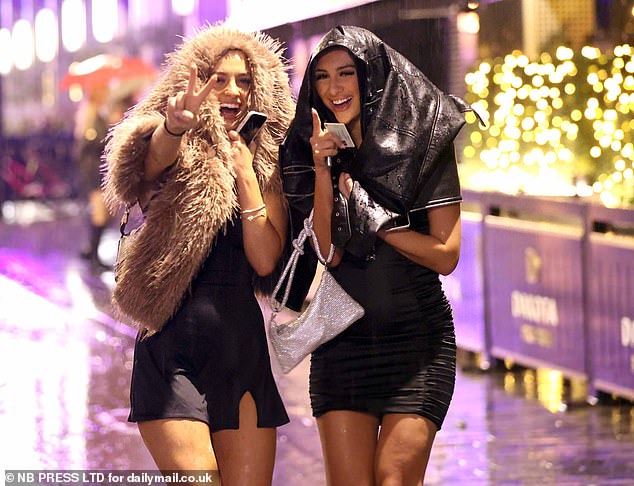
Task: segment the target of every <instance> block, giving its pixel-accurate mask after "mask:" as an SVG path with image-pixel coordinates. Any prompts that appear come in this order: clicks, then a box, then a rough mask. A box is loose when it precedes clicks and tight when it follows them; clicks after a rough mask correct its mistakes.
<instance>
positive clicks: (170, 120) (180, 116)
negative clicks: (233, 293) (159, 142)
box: [165, 63, 212, 134]
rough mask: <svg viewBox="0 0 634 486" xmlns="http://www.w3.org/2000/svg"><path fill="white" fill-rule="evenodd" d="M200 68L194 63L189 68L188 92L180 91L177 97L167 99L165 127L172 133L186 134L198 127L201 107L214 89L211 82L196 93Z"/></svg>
mask: <svg viewBox="0 0 634 486" xmlns="http://www.w3.org/2000/svg"><path fill="white" fill-rule="evenodd" d="M197 80H198V68H197V67H196V64H194V63H192V64H191V66H190V67H189V81H188V82H187V91H179V92H178V93H176V95H175V96H170V97H169V98H168V99H167V111H166V113H165V125H166V127H167V129H168V130H169V131H170V132H172V133H178V134H180V133H185V132H186V131H187V130H190V129H192V128H195V127H196V125H198V112H199V111H200V105H201V104H202V102H203V101H204V100H205V99H206V98H207V96H208V95H209V92H210V91H211V88H212V83H211V80H212V78H209V80H208V81H207V82H206V83H205V84H204V86H203V87H202V88H201V89H200V91H196V84H197Z"/></svg>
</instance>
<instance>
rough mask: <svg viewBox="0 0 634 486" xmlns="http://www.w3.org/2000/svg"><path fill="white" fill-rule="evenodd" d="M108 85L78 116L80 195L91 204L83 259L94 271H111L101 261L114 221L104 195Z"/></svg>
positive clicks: (90, 94)
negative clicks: (101, 247)
mask: <svg viewBox="0 0 634 486" xmlns="http://www.w3.org/2000/svg"><path fill="white" fill-rule="evenodd" d="M108 124H109V119H108V86H107V85H98V86H95V87H93V88H91V89H90V90H89V91H88V94H87V97H86V99H85V101H84V102H83V103H82V104H81V105H80V106H79V108H78V110H77V112H76V113H75V130H74V134H75V147H74V151H75V156H76V159H77V162H78V169H79V194H80V197H81V198H82V199H83V200H85V201H87V202H88V210H89V228H90V230H89V233H88V241H87V242H86V243H85V245H84V247H83V248H82V250H81V253H80V256H81V257H82V258H83V259H85V260H88V261H89V262H90V264H91V267H92V269H93V270H96V271H101V270H109V269H110V266H109V265H107V264H105V263H104V262H102V261H101V259H100V258H99V244H100V243H101V237H102V235H103V233H104V230H105V229H106V227H107V226H108V223H109V222H110V214H109V212H108V209H107V208H106V204H105V201H104V198H103V194H102V192H101V174H100V165H101V154H102V152H103V149H104V140H105V138H106V134H107V132H108Z"/></svg>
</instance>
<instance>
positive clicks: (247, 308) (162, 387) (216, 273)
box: [128, 217, 289, 432]
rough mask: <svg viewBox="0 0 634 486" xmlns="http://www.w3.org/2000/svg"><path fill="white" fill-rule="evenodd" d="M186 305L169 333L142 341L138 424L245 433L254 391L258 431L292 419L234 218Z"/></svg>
mask: <svg viewBox="0 0 634 486" xmlns="http://www.w3.org/2000/svg"><path fill="white" fill-rule="evenodd" d="M226 226H227V228H226V231H225V232H222V231H221V232H220V233H219V234H218V236H217V237H216V238H215V240H214V243H213V248H212V250H211V253H210V255H209V257H208V258H207V260H206V261H205V263H204V264H203V266H202V268H201V270H200V272H199V273H198V275H197V277H196V278H195V280H194V282H193V283H192V286H191V291H190V292H189V293H188V295H187V296H186V297H185V299H184V301H183V303H182V305H181V307H180V308H179V310H178V311H177V312H176V314H175V315H174V317H173V318H172V319H170V320H169V321H168V322H167V323H166V324H165V326H164V327H163V329H162V330H161V331H160V332H159V333H157V334H154V335H153V336H150V337H149V338H146V339H140V336H138V337H137V341H136V344H135V350H134V367H133V370H132V384H131V389H130V402H131V411H130V416H129V418H128V420H129V421H131V422H141V421H146V420H156V419H167V418H190V419H195V420H200V421H203V422H205V423H207V424H208V425H209V427H210V429H211V431H212V432H216V431H219V430H224V429H237V428H239V425H240V424H239V403H240V400H241V399H242V397H243V396H244V395H245V394H246V393H247V392H248V393H250V394H251V395H252V396H253V399H254V401H255V405H256V409H257V415H258V427H262V428H267V427H278V426H280V425H283V424H285V423H287V422H288V421H289V420H288V415H287V414H286V411H285V409H284V405H283V403H282V399H281V397H280V395H279V393H278V390H277V386H276V383H275V381H274V379H273V375H272V373H271V363H270V358H269V352H268V347H267V341H266V334H265V329H264V320H263V317H262V312H261V310H260V307H259V305H258V302H257V300H256V298H255V295H254V292H253V286H252V277H253V269H252V268H251V266H250V265H249V262H248V261H247V258H246V255H245V253H244V247H243V241H242V224H241V222H240V219H239V218H237V217H235V218H234V219H233V220H232V221H231V222H229V223H228V224H227V225H226Z"/></svg>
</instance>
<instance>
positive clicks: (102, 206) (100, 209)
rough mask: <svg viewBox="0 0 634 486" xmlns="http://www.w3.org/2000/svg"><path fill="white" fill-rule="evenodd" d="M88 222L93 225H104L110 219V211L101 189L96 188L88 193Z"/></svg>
mask: <svg viewBox="0 0 634 486" xmlns="http://www.w3.org/2000/svg"><path fill="white" fill-rule="evenodd" d="M89 204H90V222H91V223H92V224H93V225H94V226H106V225H107V224H108V222H109V221H110V213H108V208H107V207H106V203H105V201H104V198H103V194H102V192H101V190H99V189H97V190H94V191H92V192H91V193H90V196H89Z"/></svg>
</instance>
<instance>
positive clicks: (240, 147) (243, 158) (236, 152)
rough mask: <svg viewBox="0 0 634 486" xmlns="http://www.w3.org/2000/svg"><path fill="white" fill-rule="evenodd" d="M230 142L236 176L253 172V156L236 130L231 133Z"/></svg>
mask: <svg viewBox="0 0 634 486" xmlns="http://www.w3.org/2000/svg"><path fill="white" fill-rule="evenodd" d="M229 141H230V142H231V155H232V156H233V167H234V169H235V171H236V175H241V174H245V173H248V171H251V172H253V154H252V153H251V150H249V147H247V145H246V144H245V143H244V139H243V138H242V137H241V136H240V134H239V133H238V132H236V131H235V130H231V131H229Z"/></svg>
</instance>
